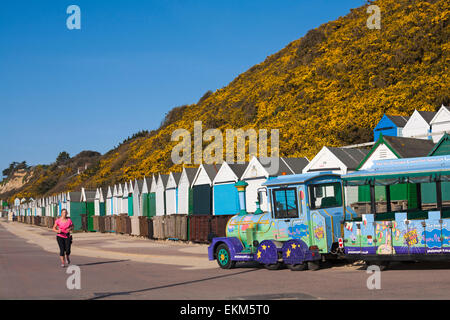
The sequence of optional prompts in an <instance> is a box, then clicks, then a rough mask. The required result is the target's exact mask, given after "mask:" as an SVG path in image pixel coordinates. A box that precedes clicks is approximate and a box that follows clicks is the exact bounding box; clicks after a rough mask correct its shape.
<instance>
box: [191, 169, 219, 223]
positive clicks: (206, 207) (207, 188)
mask: <svg viewBox="0 0 450 320" xmlns="http://www.w3.org/2000/svg"><path fill="white" fill-rule="evenodd" d="M220 167H221V165H220V164H201V165H200V166H199V167H198V170H197V172H196V174H195V177H194V180H193V182H192V197H193V214H201V215H210V214H212V211H213V189H212V183H213V180H214V178H215V177H216V175H217V172H219V169H220Z"/></svg>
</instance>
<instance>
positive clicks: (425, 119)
mask: <svg viewBox="0 0 450 320" xmlns="http://www.w3.org/2000/svg"><path fill="white" fill-rule="evenodd" d="M435 115H436V112H430V111H417V110H414V112H413V114H412V115H411V117H410V118H409V119H408V122H407V123H406V124H405V127H404V128H403V131H402V133H403V137H406V138H418V139H431V120H432V119H433V118H434V116H435Z"/></svg>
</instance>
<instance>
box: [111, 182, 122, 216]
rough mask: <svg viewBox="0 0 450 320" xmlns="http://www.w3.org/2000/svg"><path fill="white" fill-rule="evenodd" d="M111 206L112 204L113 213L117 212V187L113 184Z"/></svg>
mask: <svg viewBox="0 0 450 320" xmlns="http://www.w3.org/2000/svg"><path fill="white" fill-rule="evenodd" d="M112 203H113V206H112V213H113V215H117V214H119V211H120V210H119V189H118V187H117V185H116V184H115V185H114V188H113V202H112Z"/></svg>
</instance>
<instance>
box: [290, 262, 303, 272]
mask: <svg viewBox="0 0 450 320" xmlns="http://www.w3.org/2000/svg"><path fill="white" fill-rule="evenodd" d="M287 267H288V268H289V269H290V270H291V271H303V270H306V269H308V265H307V264H306V263H300V264H288V265H287Z"/></svg>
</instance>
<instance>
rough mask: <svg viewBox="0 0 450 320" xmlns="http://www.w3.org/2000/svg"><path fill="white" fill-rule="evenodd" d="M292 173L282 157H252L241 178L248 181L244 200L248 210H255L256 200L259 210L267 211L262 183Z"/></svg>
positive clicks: (265, 195)
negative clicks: (258, 203)
mask: <svg viewBox="0 0 450 320" xmlns="http://www.w3.org/2000/svg"><path fill="white" fill-rule="evenodd" d="M287 174H293V172H292V170H291V169H290V168H289V167H288V165H287V164H286V162H285V161H284V160H283V158H275V157H253V158H252V159H251V160H250V162H249V164H248V166H247V168H246V169H245V171H244V173H243V174H242V177H241V180H242V181H245V182H246V183H248V186H247V189H246V194H245V200H246V205H247V211H248V212H255V210H256V201H259V202H260V207H261V210H263V211H267V210H268V204H267V194H266V192H265V187H262V184H263V183H264V182H265V181H266V180H267V179H270V178H273V177H277V176H281V175H287Z"/></svg>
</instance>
